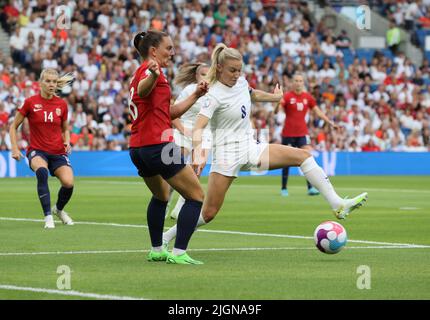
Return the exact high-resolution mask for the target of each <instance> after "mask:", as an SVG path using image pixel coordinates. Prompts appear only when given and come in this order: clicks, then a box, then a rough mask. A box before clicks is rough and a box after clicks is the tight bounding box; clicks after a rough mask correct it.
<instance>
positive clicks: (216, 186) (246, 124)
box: [164, 43, 367, 244]
mask: <svg viewBox="0 0 430 320" xmlns="http://www.w3.org/2000/svg"><path fill="white" fill-rule="evenodd" d="M211 60H212V64H211V67H210V69H209V72H208V76H207V80H208V82H209V91H208V93H207V94H206V96H205V98H206V102H205V104H204V106H203V107H202V108H201V110H200V112H199V115H198V116H197V120H196V123H195V125H194V128H193V166H194V167H195V170H196V172H197V173H200V172H201V170H202V169H203V168H204V166H205V160H204V157H203V156H202V151H201V150H202V146H201V145H202V130H203V129H204V128H205V127H206V126H207V125H208V123H209V120H210V128H211V131H212V140H213V143H212V165H211V169H210V175H209V180H208V188H207V193H206V197H205V199H204V203H203V207H202V211H201V216H200V218H199V220H198V224H197V225H196V227H199V226H202V225H204V224H206V223H208V222H210V221H211V220H212V219H214V218H215V216H216V215H217V213H218V212H219V210H220V209H221V206H222V204H223V202H224V198H225V195H226V193H227V191H228V189H229V187H230V185H231V184H232V182H233V181H234V180H235V179H236V178H237V177H238V176H239V171H245V170H248V171H249V170H258V171H260V170H272V169H279V168H283V167H286V166H300V169H301V170H302V172H303V173H304V175H305V177H306V178H307V179H308V180H309V182H311V183H312V185H314V186H315V187H316V188H318V189H319V191H320V192H321V194H322V195H323V196H324V197H325V198H326V200H327V201H328V202H329V204H330V206H331V207H332V209H333V211H334V213H335V215H336V217H337V218H339V219H344V218H345V217H346V215H348V214H349V213H350V212H351V211H352V210H354V209H356V208H358V207H360V206H361V205H362V204H363V202H364V201H365V200H366V199H367V193H362V194H361V195H359V196H357V197H355V198H353V199H350V200H347V199H342V198H340V197H339V196H338V195H337V193H336V192H335V190H334V188H333V186H332V185H331V183H330V181H329V179H328V177H327V176H326V174H325V173H324V171H323V170H322V169H321V168H320V167H319V166H318V164H317V163H316V162H315V159H314V158H313V157H312V155H311V154H310V153H309V152H308V151H307V150H304V149H298V148H292V147H288V146H284V145H281V144H265V143H258V142H256V141H255V140H254V138H253V129H252V125H251V119H250V114H251V103H252V102H279V101H280V100H281V98H282V97H283V91H282V89H281V88H280V87H279V86H278V85H277V86H276V87H275V90H274V93H267V92H264V91H261V90H255V89H252V88H250V87H249V85H248V82H247V81H246V79H245V78H244V77H243V76H242V67H243V62H242V55H241V54H240V52H239V51H238V50H236V49H233V48H228V47H227V46H225V45H224V44H222V43H220V44H218V45H217V46H216V47H215V49H214V51H213V53H212V57H211ZM175 227H176V226H173V227H172V228H171V229H169V230H168V231H166V233H165V235H164V239H165V242H168V241H170V240H172V239H173V238H174V236H175ZM166 244H167V243H166Z"/></svg>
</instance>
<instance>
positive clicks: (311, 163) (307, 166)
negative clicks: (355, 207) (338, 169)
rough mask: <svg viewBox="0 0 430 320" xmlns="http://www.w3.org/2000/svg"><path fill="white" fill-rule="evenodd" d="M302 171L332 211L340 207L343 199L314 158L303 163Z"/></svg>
mask: <svg viewBox="0 0 430 320" xmlns="http://www.w3.org/2000/svg"><path fill="white" fill-rule="evenodd" d="M300 169H301V170H302V172H303V174H304V175H305V177H306V179H308V181H309V182H310V184H311V185H313V186H314V187H315V188H317V189H318V191H319V192H321V194H322V195H323V196H324V198H326V200H327V201H328V203H329V204H330V206H331V207H332V209H337V208H339V207H340V205H341V204H342V202H343V199H342V198H341V197H339V196H338V194H337V193H336V191H335V190H334V188H333V186H332V184H331V182H330V180H329V179H328V177H327V175H326V174H325V172H324V170H323V169H322V168H321V167H320V166H319V165H318V164H317V163H316V162H315V159H314V157H309V158H307V159H306V160H305V161H303V163H302V164H301V165H300Z"/></svg>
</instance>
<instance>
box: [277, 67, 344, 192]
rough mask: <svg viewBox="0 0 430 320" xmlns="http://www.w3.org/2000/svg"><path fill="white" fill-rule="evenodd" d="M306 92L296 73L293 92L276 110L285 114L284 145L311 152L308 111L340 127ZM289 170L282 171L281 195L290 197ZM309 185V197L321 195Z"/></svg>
mask: <svg viewBox="0 0 430 320" xmlns="http://www.w3.org/2000/svg"><path fill="white" fill-rule="evenodd" d="M304 90H305V84H304V77H303V75H302V74H300V73H296V74H295V75H294V76H293V91H289V92H286V93H285V94H284V97H283V99H282V101H281V103H280V104H278V106H277V107H276V109H275V113H277V112H278V108H279V106H280V105H281V106H282V107H283V109H284V112H285V123H284V129H283V130H282V144H283V145H287V146H291V147H296V148H302V149H307V150H309V151H311V150H312V147H311V146H310V143H311V140H310V138H309V132H308V128H307V125H306V120H305V117H306V114H307V112H308V110H311V111H312V112H314V113H315V114H316V115H317V116H318V117H319V118H321V119H323V120H324V121H325V122H326V123H328V124H329V125H330V126H332V127H334V128H337V127H338V126H337V125H336V124H334V123H333V121H331V120H330V119H329V118H328V117H327V116H326V115H325V114H324V112H322V111H321V109H320V108H318V106H317V105H316V102H315V99H314V98H313V97H312V96H311V95H310V94H309V93H308V92H305V91H304ZM289 169H290V168H289V167H285V168H283V169H282V188H281V195H283V196H288V189H287V182H288V173H289ZM307 184H308V194H309V195H318V194H319V191H318V190H317V189H316V188H314V187H313V186H312V185H311V184H310V183H309V181H307Z"/></svg>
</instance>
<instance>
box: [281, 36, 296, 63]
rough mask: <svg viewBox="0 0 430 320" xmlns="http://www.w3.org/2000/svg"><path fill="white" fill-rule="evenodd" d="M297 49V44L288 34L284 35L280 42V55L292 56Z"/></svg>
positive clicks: (294, 55)
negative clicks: (282, 40)
mask: <svg viewBox="0 0 430 320" xmlns="http://www.w3.org/2000/svg"><path fill="white" fill-rule="evenodd" d="M297 49H298V46H297V44H296V43H294V42H292V41H291V39H290V37H289V36H288V35H287V36H285V40H284V42H282V44H281V53H282V55H284V56H289V57H293V58H294V57H296V56H297V54H298V52H297Z"/></svg>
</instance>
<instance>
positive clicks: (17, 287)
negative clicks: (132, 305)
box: [0, 284, 148, 300]
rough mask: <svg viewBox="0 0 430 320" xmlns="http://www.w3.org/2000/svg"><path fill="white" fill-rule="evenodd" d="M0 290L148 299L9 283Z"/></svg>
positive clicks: (120, 298) (83, 296)
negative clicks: (20, 285)
mask: <svg viewBox="0 0 430 320" xmlns="http://www.w3.org/2000/svg"><path fill="white" fill-rule="evenodd" d="M0 290H13V291H26V292H38V293H48V294H59V295H63V296H71V297H81V298H93V299H103V300H148V299H143V298H136V297H127V296H115V295H106V294H97V293H88V292H79V291H74V290H54V289H46V288H32V287H19V286H14V285H8V284H0Z"/></svg>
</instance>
